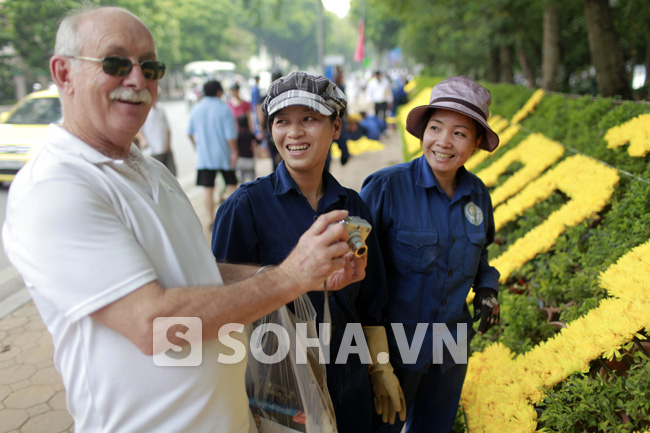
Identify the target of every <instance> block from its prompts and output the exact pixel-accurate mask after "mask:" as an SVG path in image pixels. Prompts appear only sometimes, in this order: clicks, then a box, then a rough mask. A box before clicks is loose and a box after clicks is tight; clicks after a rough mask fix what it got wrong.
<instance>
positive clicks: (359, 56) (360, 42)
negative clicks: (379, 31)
mask: <svg viewBox="0 0 650 433" xmlns="http://www.w3.org/2000/svg"><path fill="white" fill-rule="evenodd" d="M363 48H364V25H363V20H360V21H359V37H358V38H357V48H356V49H355V50H354V61H355V62H363V60H364V59H365V57H366V55H365V52H364V51H363Z"/></svg>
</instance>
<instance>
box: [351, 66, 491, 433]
mask: <svg viewBox="0 0 650 433" xmlns="http://www.w3.org/2000/svg"><path fill="white" fill-rule="evenodd" d="M490 102H491V95H490V92H489V91H488V90H487V89H486V88H484V87H483V86H481V85H479V84H478V83H476V82H474V81H472V80H470V79H469V78H466V77H451V78H448V79H446V80H444V81H442V82H441V83H439V84H438V85H436V86H435V87H434V88H433V90H432V92H431V99H430V102H429V105H423V106H420V107H416V108H414V109H413V110H411V111H410V112H409V115H408V117H407V121H406V130H407V131H408V132H409V133H410V134H412V135H414V136H415V137H418V138H419V139H420V142H421V146H422V151H423V155H422V156H421V157H419V158H417V159H414V160H413V161H410V162H407V163H403V164H398V165H395V166H392V167H388V168H384V169H382V170H379V171H378V172H376V173H374V174H372V175H370V176H369V177H368V178H367V179H366V180H365V181H364V183H363V187H362V189H361V197H362V198H363V199H364V201H365V202H366V203H367V204H368V206H369V207H370V211H371V213H372V219H373V221H374V224H375V226H374V227H375V230H376V232H377V235H378V236H379V243H380V246H381V251H382V253H383V255H384V263H385V265H386V275H387V279H388V287H389V297H390V300H389V303H388V319H389V321H390V322H391V323H393V324H399V325H400V326H399V327H398V329H400V330H401V329H403V330H404V332H401V331H398V332H391V333H389V347H390V349H391V350H390V353H391V355H392V361H393V365H394V367H395V373H396V374H397V377H398V378H399V380H400V383H401V385H402V388H403V390H404V395H405V398H406V407H407V411H408V414H407V419H406V432H407V433H415V432H417V433H423V432H426V433H432V432H450V431H451V429H452V427H453V425H454V419H455V416H456V412H457V409H458V402H459V399H460V393H461V389H462V386H463V381H464V380H465V373H466V371H467V359H466V358H467V352H464V353H463V352H462V351H461V352H460V355H459V351H458V350H457V349H458V347H461V346H462V347H463V350H468V348H469V340H470V339H471V336H472V335H473V332H474V331H473V328H472V316H471V315H470V312H469V308H468V306H467V303H466V298H467V295H468V294H469V291H470V289H472V288H474V292H475V297H474V301H473V304H474V318H473V319H474V321H477V320H479V319H480V320H481V322H480V324H479V327H478V333H479V334H482V333H483V332H485V331H486V330H487V329H488V328H489V327H490V326H492V325H494V324H495V323H497V322H498V319H499V303H498V299H497V292H498V280H499V272H498V271H497V270H496V269H495V268H494V267H491V266H490V265H489V263H488V253H487V246H488V245H489V244H490V243H492V241H493V240H494V232H495V228H494V217H493V212H492V202H491V200H490V195H489V193H488V190H487V188H486V187H485V185H484V184H483V182H482V181H481V180H480V179H479V178H478V177H476V176H475V175H473V174H472V173H470V172H469V171H467V170H466V169H465V167H464V166H463V165H464V164H465V162H466V161H467V159H468V158H469V157H470V156H471V155H472V154H473V153H474V152H476V151H477V150H478V149H479V148H481V149H484V150H487V151H490V152H491V151H493V150H494V149H495V148H496V147H497V146H498V144H499V137H498V136H497V135H496V134H495V133H494V132H493V131H492V130H491V129H490V127H489V125H488V124H487V119H488V116H489V110H488V107H489V105H490ZM418 324H420V326H418ZM432 324H444V325H446V327H447V329H448V331H449V333H450V334H451V336H452V337H453V339H454V341H455V342H456V344H457V346H455V347H454V349H453V350H451V349H450V347H449V345H447V344H446V343H445V345H444V346H443V345H442V344H438V345H437V348H438V350H434V344H435V343H440V339H441V335H442V333H438V332H434V329H438V331H440V329H439V328H435V326H438V325H435V326H434V325H432ZM425 325H426V326H425ZM394 329H395V328H394V327H393V328H392V330H394ZM420 343H421V347H420V350H419V352H417V356H410V354H411V353H413V352H407V351H404V349H405V348H406V347H407V345H408V348H409V349H411V350H413V349H414V347H413V346H414V345H415V346H416V347H417V346H418V344H420ZM442 347H444V349H442ZM399 348H401V349H402V352H400V350H399ZM452 352H453V353H452ZM396 354H397V355H398V356H397V357H396V356H395V355H396ZM463 354H464V359H462V358H463V356H462V355H463ZM454 355H456V356H454ZM396 358H397V359H396ZM456 358H461V359H456ZM401 428H402V423H396V424H395V425H393V426H387V425H385V424H384V425H382V426H381V428H380V431H382V432H396V433H398V432H400V431H401Z"/></svg>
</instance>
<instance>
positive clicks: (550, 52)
mask: <svg viewBox="0 0 650 433" xmlns="http://www.w3.org/2000/svg"><path fill="white" fill-rule="evenodd" d="M542 50H543V52H542V89H544V90H548V91H551V92H552V91H555V90H557V74H558V68H559V67H560V15H559V12H558V8H557V6H556V5H555V4H554V3H553V2H552V0H551V1H547V2H546V6H545V8H544V41H543V48H542Z"/></svg>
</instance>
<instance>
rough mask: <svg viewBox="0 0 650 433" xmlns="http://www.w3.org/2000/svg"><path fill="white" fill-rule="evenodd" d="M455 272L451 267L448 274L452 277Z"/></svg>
mask: <svg viewBox="0 0 650 433" xmlns="http://www.w3.org/2000/svg"><path fill="white" fill-rule="evenodd" d="M453 273H454V271H452V270H451V269H450V270H449V272H447V275H449V276H450V277H451V274H453Z"/></svg>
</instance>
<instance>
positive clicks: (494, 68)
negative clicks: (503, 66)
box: [487, 47, 500, 83]
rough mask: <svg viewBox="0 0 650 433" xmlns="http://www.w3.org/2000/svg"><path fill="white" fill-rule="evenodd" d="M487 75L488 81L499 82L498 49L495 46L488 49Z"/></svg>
mask: <svg viewBox="0 0 650 433" xmlns="http://www.w3.org/2000/svg"><path fill="white" fill-rule="evenodd" d="M487 75H488V81H491V82H493V83H498V82H499V75H500V74H499V50H498V48H496V47H492V48H491V49H490V68H489V69H488V74H487Z"/></svg>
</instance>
